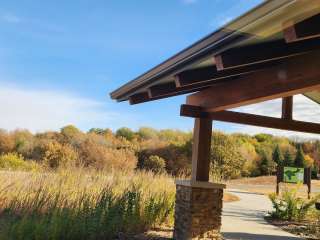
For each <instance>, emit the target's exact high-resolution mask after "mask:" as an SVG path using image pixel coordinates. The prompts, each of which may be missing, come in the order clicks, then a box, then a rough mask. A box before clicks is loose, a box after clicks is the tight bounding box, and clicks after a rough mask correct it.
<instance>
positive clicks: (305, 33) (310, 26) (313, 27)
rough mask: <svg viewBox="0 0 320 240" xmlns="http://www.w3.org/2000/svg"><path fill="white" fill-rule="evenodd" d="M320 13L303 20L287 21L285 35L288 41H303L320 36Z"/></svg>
mask: <svg viewBox="0 0 320 240" xmlns="http://www.w3.org/2000/svg"><path fill="white" fill-rule="evenodd" d="M319 26H320V14H317V15H314V16H312V17H310V18H307V19H305V20H303V21H301V22H298V23H295V22H294V21H292V22H289V23H285V27H284V30H283V35H284V37H285V39H286V41H287V42H289V43H290V42H295V41H301V40H305V39H310V38H317V37H320V28H319Z"/></svg>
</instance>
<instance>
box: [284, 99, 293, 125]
mask: <svg viewBox="0 0 320 240" xmlns="http://www.w3.org/2000/svg"><path fill="white" fill-rule="evenodd" d="M292 110H293V96H290V97H285V98H282V119H286V120H292V112H293V111H292Z"/></svg>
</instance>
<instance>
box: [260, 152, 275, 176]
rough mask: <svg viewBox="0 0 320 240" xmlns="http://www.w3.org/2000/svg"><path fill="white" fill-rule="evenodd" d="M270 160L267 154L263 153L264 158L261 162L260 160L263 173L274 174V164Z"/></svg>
mask: <svg viewBox="0 0 320 240" xmlns="http://www.w3.org/2000/svg"><path fill="white" fill-rule="evenodd" d="M270 160H271V159H270ZM270 160H269V159H268V157H267V156H266V154H265V153H263V155H262V158H261V162H260V166H259V167H260V172H261V175H271V174H272V170H273V165H272V163H271V161H270Z"/></svg>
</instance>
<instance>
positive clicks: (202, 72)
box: [175, 61, 281, 88]
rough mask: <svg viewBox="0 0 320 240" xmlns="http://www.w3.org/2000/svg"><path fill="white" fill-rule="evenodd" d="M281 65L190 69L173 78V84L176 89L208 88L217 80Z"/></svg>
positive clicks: (266, 64) (277, 62) (273, 63)
mask: <svg viewBox="0 0 320 240" xmlns="http://www.w3.org/2000/svg"><path fill="white" fill-rule="evenodd" d="M279 63H281V61H274V62H269V63H264V64H256V65H249V66H243V67H240V68H236V69H227V70H222V71H218V70H217V68H216V66H209V67H203V68H198V69H192V70H187V71H183V72H181V73H179V74H177V75H176V76H175V84H176V87H177V88H182V87H187V86H190V87H197V86H199V87H201V86H208V85H210V84H212V83H216V82H217V81H218V80H226V79H227V80H228V79H230V78H232V77H236V76H240V75H244V74H248V73H252V72H257V71H260V70H263V69H266V68H268V67H272V66H275V65H276V64H279Z"/></svg>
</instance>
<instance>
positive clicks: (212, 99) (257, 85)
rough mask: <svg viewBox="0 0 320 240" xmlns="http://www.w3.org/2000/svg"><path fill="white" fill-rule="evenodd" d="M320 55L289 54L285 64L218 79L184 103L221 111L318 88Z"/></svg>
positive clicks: (319, 81)
mask: <svg viewBox="0 0 320 240" xmlns="http://www.w3.org/2000/svg"><path fill="white" fill-rule="evenodd" d="M319 57H320V53H314V54H310V55H307V56H305V57H303V58H301V57H299V56H298V57H297V56H296V57H292V58H290V61H287V62H286V63H285V64H280V65H277V66H275V67H272V68H269V69H267V70H262V71H259V72H254V73H251V74H247V75H244V76H240V77H239V78H238V79H236V80H235V81H224V82H221V83H219V84H216V85H213V86H211V87H210V88H208V89H205V90H202V91H200V92H197V93H194V94H191V95H189V96H188V97H187V104H189V105H194V106H200V107H204V108H206V109H211V110H213V111H221V110H227V109H230V108H235V107H240V106H244V105H248V104H253V103H258V102H263V101H267V100H272V99H275V98H281V97H288V96H292V95H296V94H301V93H304V92H308V91H312V90H316V89H319V88H320V61H315V59H319Z"/></svg>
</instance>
